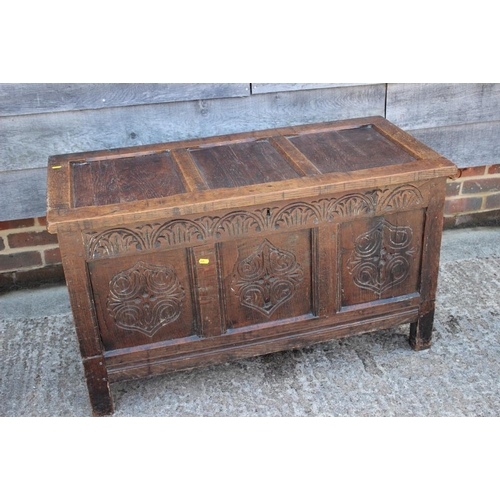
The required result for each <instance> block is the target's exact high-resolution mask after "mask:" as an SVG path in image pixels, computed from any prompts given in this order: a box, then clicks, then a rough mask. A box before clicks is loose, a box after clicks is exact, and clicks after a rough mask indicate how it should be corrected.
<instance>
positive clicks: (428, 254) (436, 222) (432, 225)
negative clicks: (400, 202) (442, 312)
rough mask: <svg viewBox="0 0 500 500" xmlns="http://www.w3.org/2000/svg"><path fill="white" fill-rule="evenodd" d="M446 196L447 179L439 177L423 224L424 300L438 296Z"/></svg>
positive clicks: (422, 291) (422, 286)
mask: <svg viewBox="0 0 500 500" xmlns="http://www.w3.org/2000/svg"><path fill="white" fill-rule="evenodd" d="M445 196H446V180H445V179H438V180H436V181H435V182H434V183H433V185H432V187H431V193H430V198H429V206H428V208H427V210H426V212H425V222H423V224H422V225H423V238H422V240H423V241H422V273H421V276H422V282H421V285H420V295H421V296H422V302H427V301H432V300H435V298H436V290H437V284H438V274H439V255H440V251H441V236H442V234H443V232H442V227H443V204H444V198H445Z"/></svg>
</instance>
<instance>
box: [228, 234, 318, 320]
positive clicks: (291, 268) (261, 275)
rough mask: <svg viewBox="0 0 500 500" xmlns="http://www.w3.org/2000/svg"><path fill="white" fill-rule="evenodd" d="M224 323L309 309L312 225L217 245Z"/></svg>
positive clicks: (279, 316)
mask: <svg viewBox="0 0 500 500" xmlns="http://www.w3.org/2000/svg"><path fill="white" fill-rule="evenodd" d="M220 255H221V269H222V277H223V290H222V293H223V298H222V299H223V303H224V306H223V307H224V308H225V314H224V316H225V320H226V326H227V328H229V329H231V328H238V327H243V326H247V325H252V324H257V323H265V322H272V321H277V320H280V319H286V318H291V317H294V316H301V315H304V314H308V313H310V312H311V300H312V294H311V231H309V230H305V231H296V232H293V233H284V234H281V235H276V236H274V237H269V238H253V239H244V240H239V241H235V242H227V243H223V244H221V246H220Z"/></svg>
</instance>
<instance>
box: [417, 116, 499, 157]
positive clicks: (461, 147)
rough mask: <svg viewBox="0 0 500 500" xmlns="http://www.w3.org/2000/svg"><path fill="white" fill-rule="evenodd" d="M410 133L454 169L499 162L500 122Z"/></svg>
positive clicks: (420, 130)
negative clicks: (448, 162)
mask: <svg viewBox="0 0 500 500" xmlns="http://www.w3.org/2000/svg"><path fill="white" fill-rule="evenodd" d="M499 116H500V115H499ZM410 133H411V134H412V135H413V136H414V137H415V138H416V139H418V140H420V141H422V142H424V143H425V144H427V145H428V146H430V147H431V148H433V149H434V150H435V151H437V152H439V153H440V154H441V155H443V156H444V157H446V158H449V159H450V160H451V161H452V162H453V163H455V164H456V165H457V166H458V167H474V166H477V165H492V164H495V163H498V162H500V141H499V140H498V138H499V137H500V121H495V122H484V123H471V124H469V125H456V126H449V127H439V128H432V129H418V130H411V131H410Z"/></svg>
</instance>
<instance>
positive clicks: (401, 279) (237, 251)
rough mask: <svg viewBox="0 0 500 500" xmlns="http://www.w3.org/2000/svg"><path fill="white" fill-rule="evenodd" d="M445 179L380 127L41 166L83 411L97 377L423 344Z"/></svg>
mask: <svg viewBox="0 0 500 500" xmlns="http://www.w3.org/2000/svg"><path fill="white" fill-rule="evenodd" d="M456 172H457V169H456V167H455V166H454V165H453V164H452V163H451V162H450V161H448V160H447V159H445V158H443V157H442V156H440V155H439V154H438V153H436V152H434V151H432V150H431V149H429V148H428V147H426V146H425V145H423V144H421V143H420V142H418V141H417V140H415V139H414V138H413V137H411V136H410V135H409V134H407V133H405V132H403V131H402V130H400V129H399V128H397V127H396V126H394V125H393V124H391V123H390V122H388V121H387V120H385V119H384V118H381V117H370V118H364V119H355V120H347V121H341V122H330V123H319V124H313V125H304V126H297V127H289V128H281V129H275V130H265V131H257V132H250V133H242V134H234V135H227V136H219V137H212V138H205V139H196V140H188V141H183V142H171V143H165V144H155V145H151V146H140V147H133V148H124V149H115V150H106V151H94V152H90V153H76V154H69V155H62V156H54V157H51V158H50V159H49V165H48V212H47V221H48V229H49V231H50V232H53V233H57V235H58V238H59V244H60V249H61V254H62V260H63V266H64V272H65V276H66V282H67V285H68V289H69V294H70V299H71V307H72V310H73V315H74V319H75V326H76V332H77V335H78V339H79V343H80V350H81V355H82V359H83V366H84V370H85V376H86V380H87V385H88V389H89V394H90V400H91V403H92V408H93V412H94V414H95V415H104V414H109V413H112V411H113V404H112V398H111V393H110V388H109V383H110V382H113V381H117V380H125V379H133V378H138V377H146V376H151V375H156V374H160V373H165V372H169V371H175V370H183V369H188V368H195V367H199V366H204V365H208V364H212V363H220V362H225V361H229V360H233V359H236V358H243V357H249V356H255V355H259V354H264V353H270V352H275V351H279V350H283V349H292V348H297V347H301V346H305V345H307V344H311V343H314V342H322V341H327V340H331V339H335V338H339V337H343V336H348V335H356V334H360V333H364V332H370V331H374V330H377V329H382V328H388V327H393V326H395V325H398V324H401V323H410V324H411V326H410V337H409V339H410V344H411V346H412V347H413V348H414V349H417V350H418V349H425V348H428V347H429V346H430V343H431V332H432V323H433V315H434V300H435V294H436V285H437V277H438V262H439V251H440V242H441V232H442V216H443V203H444V196H445V184H446V179H447V177H450V176H454V175H456Z"/></svg>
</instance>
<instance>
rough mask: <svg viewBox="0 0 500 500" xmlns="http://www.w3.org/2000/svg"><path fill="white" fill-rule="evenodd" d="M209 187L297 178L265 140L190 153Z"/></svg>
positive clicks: (195, 150)
mask: <svg viewBox="0 0 500 500" xmlns="http://www.w3.org/2000/svg"><path fill="white" fill-rule="evenodd" d="M191 156H192V157H193V158H194V160H195V162H196V165H197V167H198V169H199V171H200V172H201V174H202V176H203V178H204V179H205V180H206V183H207V185H208V187H209V188H211V189H217V188H229V187H238V186H248V185H251V184H262V183H265V182H276V181H284V180H287V179H294V178H297V177H299V175H298V174H297V172H295V170H294V169H293V168H292V167H291V166H290V165H289V164H288V163H287V162H286V161H285V160H284V159H283V158H282V157H281V156H280V155H279V154H278V153H277V151H276V150H275V149H274V148H273V147H272V146H271V145H270V144H269V142H268V141H265V140H261V141H255V142H250V143H245V142H243V143H238V144H234V145H231V146H230V145H226V146H216V147H212V148H202V149H201V148H200V149H194V150H192V151H191Z"/></svg>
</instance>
